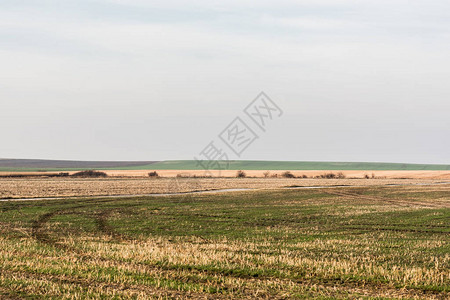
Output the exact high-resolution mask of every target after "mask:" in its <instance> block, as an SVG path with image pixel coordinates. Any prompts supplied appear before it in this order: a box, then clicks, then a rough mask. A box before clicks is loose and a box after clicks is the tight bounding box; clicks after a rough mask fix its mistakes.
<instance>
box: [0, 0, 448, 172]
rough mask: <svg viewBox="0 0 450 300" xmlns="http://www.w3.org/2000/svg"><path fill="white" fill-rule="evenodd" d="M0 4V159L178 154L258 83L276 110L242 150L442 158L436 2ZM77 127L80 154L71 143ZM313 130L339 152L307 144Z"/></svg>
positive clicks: (444, 13) (444, 68)
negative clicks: (273, 121) (277, 117)
mask: <svg viewBox="0 0 450 300" xmlns="http://www.w3.org/2000/svg"><path fill="white" fill-rule="evenodd" d="M2 6H3V7H2ZM0 8H3V9H0V65H1V69H0V82H1V83H0V101H1V105H2V108H3V110H2V111H1V112H0V116H2V117H3V118H2V119H0V126H1V127H3V128H6V126H8V124H10V122H11V121H12V120H13V121H16V122H18V123H20V124H22V125H19V126H17V127H13V128H10V129H9V130H8V132H6V133H5V134H4V137H3V141H5V143H7V144H8V148H5V150H4V151H3V154H2V153H1V152H0V157H1V156H7V157H42V158H73V159H98V158H105V159H141V160H142V159H147V160H153V159H155V160H158V159H178V158H180V159H181V158H183V159H190V158H191V157H192V156H193V155H195V154H196V151H198V150H201V147H202V146H203V143H205V142H208V141H209V140H210V139H211V138H213V137H214V136H215V135H216V134H217V133H218V132H219V131H220V130H221V129H222V127H223V126H225V125H226V123H227V122H228V121H229V120H230V119H231V118H232V117H234V115H235V114H237V113H239V112H240V110H241V109H242V108H243V107H244V106H245V104H246V102H247V101H250V100H251V99H252V98H253V97H254V96H255V94H257V93H258V92H259V91H260V90H265V91H266V92H267V93H269V94H270V95H271V96H272V97H273V98H274V99H277V100H278V101H279V102H280V105H282V106H283V107H284V109H285V110H286V111H287V113H286V116H285V118H284V119H283V120H282V123H280V124H279V125H277V127H276V128H275V127H274V132H272V133H270V132H269V133H268V134H267V135H265V136H264V138H262V139H261V141H260V144H259V146H258V145H255V147H254V150H249V152H248V153H246V155H247V156H246V157H245V158H246V159H281V158H283V159H290V160H366V161H410V162H436V163H437V162H441V163H449V160H448V159H450V158H449V157H448V153H447V152H448V151H446V150H445V149H448V147H449V146H450V145H449V141H448V139H445V138H443V137H444V136H448V135H449V128H450V124H449V121H448V118H447V116H446V115H447V112H448V110H449V109H450V107H449V102H448V98H449V96H450V89H449V87H448V84H447V81H448V78H449V75H450V74H449V73H450V71H449V70H450V55H449V53H450V51H449V50H450V49H449V48H450V39H449V37H450V35H449V28H450V27H449V20H450V18H448V14H449V11H450V10H448V9H447V8H449V4H448V3H447V2H446V1H435V2H433V3H428V2H426V1H344V0H342V1H331V0H330V1H325V0H324V1H312V0H311V1H287V0H283V1H277V2H276V3H275V2H273V1H258V2H255V1H247V0H245V1H234V0H233V1H206V0H197V1H179V0H177V1H175V0H174V1H136V0H133V1H118V0H116V1H114V0H104V1H66V2H60V1H28V2H27V1H23V2H20V3H19V4H17V2H16V1H5V2H4V3H2V4H0ZM22 119H26V120H27V121H23V120H22ZM78 119H85V120H86V122H85V123H81V124H80V122H79V121H76V120H78ZM29 120H32V121H29ZM99 120H102V121H104V123H102V122H100V121H99ZM72 122H73V123H72ZM204 123H207V124H208V125H207V126H205V125H204ZM105 124H107V125H105ZM417 124H420V126H418V125H417ZM55 126H57V127H58V126H59V127H58V128H55ZM417 126H418V127H417ZM108 128H109V129H111V130H112V131H110V130H109V129H108ZM306 128H307V130H308V132H305V130H306ZM408 128H411V130H410V131H408ZM304 129H305V130H304ZM64 130H66V131H67V132H68V133H70V135H71V138H70V139H64V141H65V142H66V143H67V146H63V145H60V144H58V143H59V142H58V135H61V134H63V132H64ZM431 132H432V133H431ZM130 134H131V135H130ZM367 135H369V136H371V137H372V142H371V141H370V140H367V139H366V137H367ZM17 136H21V139H20V140H19V139H17ZM39 136H41V139H39V138H36V137H39ZM142 136H146V137H148V138H146V139H144V140H142V139H141V137H142ZM292 136H296V137H297V138H296V139H294V140H293V139H292ZM363 136H364V137H363ZM394 136H395V137H394ZM133 137H135V138H133ZM358 137H359V138H358ZM359 139H361V141H364V145H362V144H361V141H359ZM30 140H32V141H33V145H34V146H33V147H28V146H27V145H28V142H27V141H30ZM87 140H88V141H89V142H90V143H92V144H93V146H92V147H93V148H92V149H93V151H92V153H88V152H79V150H77V148H76V145H78V144H82V143H83V142H85V141H87ZM338 140H339V141H341V143H339V142H338ZM425 140H426V141H427V143H428V144H429V145H428V146H427V147H423V145H422V142H423V141H425ZM121 141H122V142H123V143H124V144H123V145H122V146H120V147H117V148H114V149H113V150H111V149H110V147H111V145H114V144H121ZM133 141H135V142H133ZM154 141H156V144H157V146H155V144H154ZM326 142H328V143H329V144H330V147H335V149H339V150H336V151H329V152H327V151H326V149H325V150H323V151H318V150H317V147H318V146H317V145H322V143H325V144H326ZM273 143H277V145H280V146H279V147H275V148H276V149H275V148H274V146H273V145H272V144H273ZM54 144H58V147H54V149H56V150H54V152H52V153H47V152H46V149H48V148H47V146H51V145H53V146H54ZM125 144H127V145H129V147H128V146H125ZM180 144H182V145H183V147H180V146H179V145H180ZM385 144H386V145H387V146H386V147H388V148H386V149H391V151H390V152H389V151H387V150H386V151H384V150H383V151H380V147H381V146H380V145H385ZM177 145H178V146H177ZM343 145H348V148H350V150H349V149H347V148H346V147H344V146H343ZM363 146H364V147H366V146H367V147H369V148H370V147H372V148H373V149H378V150H376V151H375V150H374V151H371V150H370V149H369V150H364V151H363V150H362V149H363V148H364V147H363ZM130 148H133V150H132V151H131V150H128V149H130ZM199 148H200V149H199ZM106 149H109V150H108V151H111V152H108V151H106ZM139 149H140V150H139ZM267 149H271V151H268V150H267ZM289 149H290V150H289ZM330 149H332V148H330ZM351 149H353V150H351ZM0 150H1V149H0ZM5 151H6V152H5ZM105 151H106V152H107V153H109V154H106V155H105V154H104V152H105ZM346 151H348V152H346ZM281 152H282V153H281ZM130 153H131V154H130Z"/></svg>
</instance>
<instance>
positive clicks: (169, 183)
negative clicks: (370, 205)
mask: <svg viewBox="0 0 450 300" xmlns="http://www.w3.org/2000/svg"><path fill="white" fill-rule="evenodd" d="M445 182H450V181H449V180H448V179H446V180H443V179H316V178H305V179H304V178H177V177H163V178H149V177H148V176H147V177H136V178H132V177H129V178H128V177H127V178H120V177H119V178H117V177H110V178H102V179H96V178H72V177H63V178H31V179H30V178H0V199H9V198H11V199H17V198H39V197H79V196H112V195H145V194H160V193H180V192H191V191H201V190H221V189H279V188H289V187H320V186H329V187H332V186H389V185H405V186H408V185H412V186H414V185H418V184H440V183H445Z"/></svg>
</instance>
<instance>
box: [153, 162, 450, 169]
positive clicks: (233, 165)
mask: <svg viewBox="0 0 450 300" xmlns="http://www.w3.org/2000/svg"><path fill="white" fill-rule="evenodd" d="M204 164H205V165H206V164H207V163H204ZM223 164H225V163H224V162H223ZM212 165H214V164H212ZM145 168H151V169H155V170H201V169H203V168H202V167H201V166H200V165H199V164H198V163H197V162H196V161H195V160H169V161H161V162H157V163H154V164H152V165H151V166H145ZM208 169H211V170H214V169H217V168H213V167H210V168H208ZM228 169H229V170H436V171H437V170H450V165H431V164H403V163H377V162H376V163H371V162H321V161H258V160H234V161H229V167H228Z"/></svg>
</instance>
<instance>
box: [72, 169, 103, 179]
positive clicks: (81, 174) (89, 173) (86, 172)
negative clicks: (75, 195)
mask: <svg viewBox="0 0 450 300" xmlns="http://www.w3.org/2000/svg"><path fill="white" fill-rule="evenodd" d="M72 176H73V177H89V178H99V177H108V174H106V173H105V172H102V171H95V170H84V171H80V172H76V173H73V174H72Z"/></svg>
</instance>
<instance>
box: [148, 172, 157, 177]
mask: <svg viewBox="0 0 450 300" xmlns="http://www.w3.org/2000/svg"><path fill="white" fill-rule="evenodd" d="M148 176H149V177H159V174H158V172H156V171H153V172H150V173H148Z"/></svg>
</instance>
